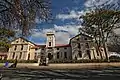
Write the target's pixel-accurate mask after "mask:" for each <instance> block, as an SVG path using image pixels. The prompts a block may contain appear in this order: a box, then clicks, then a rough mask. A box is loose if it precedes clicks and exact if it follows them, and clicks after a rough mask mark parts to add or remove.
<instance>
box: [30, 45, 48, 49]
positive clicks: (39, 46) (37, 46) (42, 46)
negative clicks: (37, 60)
mask: <svg viewBox="0 0 120 80" xmlns="http://www.w3.org/2000/svg"><path fill="white" fill-rule="evenodd" d="M45 47H46V45H35V46H33V47H32V49H35V48H45Z"/></svg>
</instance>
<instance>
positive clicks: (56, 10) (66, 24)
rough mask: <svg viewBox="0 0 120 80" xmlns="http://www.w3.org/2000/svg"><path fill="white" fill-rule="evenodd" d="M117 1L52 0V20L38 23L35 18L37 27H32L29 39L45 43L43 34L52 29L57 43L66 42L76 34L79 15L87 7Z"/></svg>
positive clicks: (79, 23) (79, 21) (85, 10)
mask: <svg viewBox="0 0 120 80" xmlns="http://www.w3.org/2000/svg"><path fill="white" fill-rule="evenodd" d="M118 2H119V0H52V2H51V3H52V4H51V9H52V17H53V21H52V22H51V23H40V22H39V21H37V20H36V23H37V29H33V32H32V35H31V37H30V38H29V40H30V41H32V42H35V43H37V44H45V42H46V35H45V34H46V33H47V32H50V31H52V32H54V33H55V36H56V43H57V44H68V43H69V39H70V38H71V37H73V36H75V35H77V34H78V28H79V27H81V20H80V19H79V17H80V16H81V15H84V14H85V12H87V11H89V10H88V9H89V8H94V7H93V5H96V6H100V5H102V6H103V4H104V5H109V4H115V5H116V6H117V4H116V3H118ZM116 6H115V7H116ZM38 28H39V29H38Z"/></svg>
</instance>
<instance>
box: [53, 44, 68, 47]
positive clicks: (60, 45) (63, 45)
mask: <svg viewBox="0 0 120 80" xmlns="http://www.w3.org/2000/svg"><path fill="white" fill-rule="evenodd" d="M55 47H70V45H69V44H56V45H55Z"/></svg>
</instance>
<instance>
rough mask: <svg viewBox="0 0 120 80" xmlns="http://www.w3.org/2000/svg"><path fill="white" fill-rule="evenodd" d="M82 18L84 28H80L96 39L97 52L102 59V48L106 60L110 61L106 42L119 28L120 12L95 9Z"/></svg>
mask: <svg viewBox="0 0 120 80" xmlns="http://www.w3.org/2000/svg"><path fill="white" fill-rule="evenodd" d="M81 18H82V19H83V24H82V25H83V26H84V27H83V28H80V31H83V32H85V33H87V34H89V35H91V36H92V37H93V38H94V41H95V45H96V50H97V51H98V53H100V55H101V58H102V54H101V51H100V47H101V46H102V47H103V48H104V51H105V55H106V59H107V60H108V59H109V58H108V54H107V50H106V42H107V41H108V37H109V35H110V33H111V31H112V30H113V29H115V28H118V27H119V26H118V25H117V24H118V23H119V21H120V11H114V10H107V9H95V10H94V11H91V12H90V13H86V15H85V16H82V17H81Z"/></svg>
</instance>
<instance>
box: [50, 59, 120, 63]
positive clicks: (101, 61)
mask: <svg viewBox="0 0 120 80" xmlns="http://www.w3.org/2000/svg"><path fill="white" fill-rule="evenodd" d="M104 62H108V60H106V59H104V60H100V59H95V60H89V59H81V60H63V61H59V60H52V61H49V63H104ZM109 62H120V59H110V61H109Z"/></svg>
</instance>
